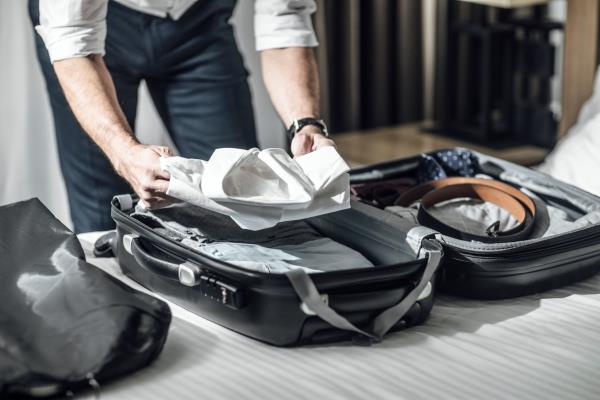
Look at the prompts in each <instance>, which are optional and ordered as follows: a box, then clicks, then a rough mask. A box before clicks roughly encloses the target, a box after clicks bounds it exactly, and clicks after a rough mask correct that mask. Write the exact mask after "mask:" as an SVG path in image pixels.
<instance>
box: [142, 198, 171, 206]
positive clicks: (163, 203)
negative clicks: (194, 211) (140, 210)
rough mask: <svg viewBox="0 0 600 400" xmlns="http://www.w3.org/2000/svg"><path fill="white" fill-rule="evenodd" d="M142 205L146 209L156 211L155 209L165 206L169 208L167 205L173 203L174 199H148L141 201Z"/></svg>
mask: <svg viewBox="0 0 600 400" xmlns="http://www.w3.org/2000/svg"><path fill="white" fill-rule="evenodd" d="M142 203H143V204H144V207H146V208H150V209H156V208H162V207H166V206H169V205H171V204H173V203H175V199H172V198H170V197H166V198H161V197H149V198H147V199H145V200H142Z"/></svg>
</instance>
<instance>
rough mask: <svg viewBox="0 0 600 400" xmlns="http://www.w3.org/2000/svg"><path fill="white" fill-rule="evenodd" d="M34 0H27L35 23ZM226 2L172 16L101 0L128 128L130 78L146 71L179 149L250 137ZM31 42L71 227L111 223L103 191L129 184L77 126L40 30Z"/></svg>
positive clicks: (133, 83) (108, 193)
mask: <svg viewBox="0 0 600 400" xmlns="http://www.w3.org/2000/svg"><path fill="white" fill-rule="evenodd" d="M38 1H39V0H30V1H29V12H30V16H31V20H32V23H33V25H34V26H35V25H38V24H39V9H38ZM234 7H235V0H202V1H199V2H197V3H196V4H195V5H194V6H192V8H190V9H189V10H188V11H187V12H186V13H185V14H184V15H183V16H182V17H181V19H179V20H177V21H173V20H172V19H170V18H158V17H153V16H150V15H147V14H144V13H140V12H137V11H134V10H131V9H129V8H127V7H124V6H122V5H120V4H119V3H116V2H114V1H110V2H109V6H108V16H107V28H108V33H107V38H106V55H105V57H104V61H105V62H106V65H107V67H108V69H109V70H110V72H111V75H112V78H113V81H114V83H115V87H116V90H117V97H118V99H119V103H120V105H121V107H122V109H123V111H124V113H125V115H126V116H127V120H128V121H129V124H130V125H131V127H132V128H133V129H135V126H134V123H135V116H136V108H137V100H138V87H139V85H140V82H141V81H142V80H145V81H146V83H147V85H148V88H149V91H150V94H151V96H152V100H153V102H154V104H155V106H156V108H157V110H158V113H159V114H160V117H161V119H162V120H163V122H164V124H165V126H166V127H167V130H168V131H169V134H170V136H171V138H172V140H173V142H174V143H175V145H176V146H177V149H178V150H179V152H180V154H181V155H182V156H184V157H193V158H203V159H207V158H208V157H210V155H211V154H212V152H213V150H214V149H216V148H219V147H239V148H250V147H256V146H257V142H256V132H255V127H254V115H253V112H252V102H251V97H250V90H249V87H248V83H247V75H248V73H247V72H246V70H245V68H244V64H243V60H242V57H241V55H240V53H239V51H238V49H237V46H236V43H235V40H234V36H233V29H232V27H231V25H229V23H228V21H229V18H230V17H231V14H232V12H233V9H234ZM36 48H37V56H38V60H39V63H40V65H41V67H42V72H43V74H44V77H45V80H46V86H47V90H48V93H49V97H50V103H51V106H52V112H53V115H54V127H55V130H56V141H57V145H58V151H59V159H60V166H61V170H62V175H63V177H64V180H65V184H66V187H67V194H68V197H69V206H70V210H71V219H72V220H73V225H74V227H75V231H76V232H87V231H96V230H106V229H112V228H113V227H114V224H113V221H112V220H111V218H110V200H111V198H112V196H113V195H115V194H119V193H128V192H131V188H130V187H129V185H128V184H127V182H125V181H124V180H123V179H121V178H120V177H119V176H118V175H117V174H116V173H115V172H114V170H113V168H112V166H111V165H110V163H109V162H108V159H107V158H106V157H105V156H104V154H103V153H102V152H101V151H100V149H99V148H98V147H97V146H96V145H95V144H94V143H93V142H92V141H91V140H90V139H89V137H88V136H87V135H86V134H85V133H84V132H83V131H82V129H81V127H80V126H79V124H78V122H77V120H76V119H75V117H74V116H73V113H72V112H71V110H70V108H69V105H68V104H67V102H66V100H65V97H64V94H63V91H62V89H61V87H60V85H59V83H58V80H57V78H56V75H55V73H54V70H53V68H52V64H51V63H50V59H49V57H48V52H47V50H46V48H45V46H44V43H43V42H42V39H41V38H40V37H39V35H36Z"/></svg>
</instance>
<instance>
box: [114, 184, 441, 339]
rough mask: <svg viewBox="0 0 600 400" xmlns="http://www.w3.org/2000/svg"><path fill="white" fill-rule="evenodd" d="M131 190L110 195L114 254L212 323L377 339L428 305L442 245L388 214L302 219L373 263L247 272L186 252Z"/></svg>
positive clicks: (255, 333) (262, 331)
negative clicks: (137, 207)
mask: <svg viewBox="0 0 600 400" xmlns="http://www.w3.org/2000/svg"><path fill="white" fill-rule="evenodd" d="M134 200H135V199H134V198H133V197H132V196H130V195H121V196H116V197H115V198H114V199H113V201H112V209H111V214H112V217H113V219H114V220H115V222H116V224H117V237H116V239H117V241H116V243H117V245H116V246H115V247H116V255H117V257H118V259H119V262H120V265H121V268H122V270H123V272H124V273H125V274H126V275H127V276H129V277H131V278H132V279H133V280H135V281H137V282H139V283H140V284H142V285H143V286H145V287H146V288H148V289H150V290H152V291H153V292H155V293H157V294H160V295H161V296H163V297H165V298H167V299H169V300H171V301H173V302H174V303H176V304H178V305H181V306H183V307H185V308H186V309H188V310H190V311H192V312H194V313H196V314H199V315H201V316H203V317H205V318H207V319H209V320H211V321H213V322H216V323H217V324H220V325H223V326H225V327H227V328H230V329H232V330H234V331H236V332H239V333H241V334H244V335H247V336H250V337H252V338H255V339H258V340H261V341H264V342H267V343H270V344H274V345H279V346H293V345H301V344H309V343H325V342H333V341H340V340H349V339H353V340H358V341H361V342H364V341H365V340H366V341H367V342H370V341H373V340H379V339H381V338H382V337H383V335H385V334H386V333H387V332H388V331H394V330H399V329H403V328H406V327H409V326H413V325H416V324H420V323H422V322H423V321H424V320H425V319H426V318H427V317H428V315H429V313H430V311H431V308H432V306H433V297H434V291H435V274H436V271H437V269H438V266H439V265H440V263H441V258H442V254H441V246H440V245H439V244H437V243H436V242H435V241H428V240H424V241H423V242H422V243H420V244H419V245H418V246H417V247H416V248H413V247H410V246H408V245H407V243H406V242H405V240H404V239H405V236H406V232H405V231H403V230H402V229H400V227H397V226H394V225H393V224H389V223H388V222H387V219H388V218H389V216H388V214H387V213H386V212H384V211H382V210H377V209H374V208H372V207H369V206H367V205H364V204H360V203H355V204H353V207H352V208H351V209H348V210H344V211H341V212H337V213H333V214H329V215H324V216H321V217H317V218H312V219H310V220H307V222H308V223H309V224H310V225H311V226H312V227H314V228H315V229H316V230H317V231H318V232H320V233H322V234H324V235H325V236H328V237H331V238H333V239H335V240H336V241H337V242H339V243H342V244H344V245H346V246H349V247H351V248H352V249H354V250H357V251H359V252H360V253H362V254H363V255H364V256H365V257H367V258H368V259H369V260H370V261H372V262H373V264H374V265H375V267H371V268H364V269H352V270H338V271H331V272H319V273H311V274H307V273H304V272H302V271H301V270H293V271H292V272H290V273H288V274H275V273H264V272H258V271H250V270H246V269H243V268H240V267H238V266H235V265H232V264H229V263H227V262H225V261H222V260H219V259H218V258H213V257H210V256H207V255H206V254H202V253H200V252H197V251H193V250H192V249H190V248H189V247H187V246H184V245H182V244H181V243H179V242H177V241H175V240H173V239H172V238H170V237H169V236H168V235H165V234H163V233H161V232H158V231H156V230H155V229H153V228H152V227H151V226H149V225H148V224H144V223H142V222H141V221H140V220H138V219H135V218H133V217H132V214H133V213H134Z"/></svg>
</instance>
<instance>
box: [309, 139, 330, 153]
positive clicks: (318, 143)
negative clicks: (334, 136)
mask: <svg viewBox="0 0 600 400" xmlns="http://www.w3.org/2000/svg"><path fill="white" fill-rule="evenodd" d="M327 146H333V147H335V142H334V141H333V140H331V139H326V138H323V139H317V140H315V141H314V143H313V146H312V151H315V150H317V149H320V148H323V147H327Z"/></svg>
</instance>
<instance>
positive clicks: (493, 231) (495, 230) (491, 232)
mask: <svg viewBox="0 0 600 400" xmlns="http://www.w3.org/2000/svg"><path fill="white" fill-rule="evenodd" d="M485 233H486V234H487V235H488V236H489V237H494V238H495V237H498V236H499V234H500V221H496V222H494V223H493V224H491V225H490V226H488V227H487V228H486V229H485Z"/></svg>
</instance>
